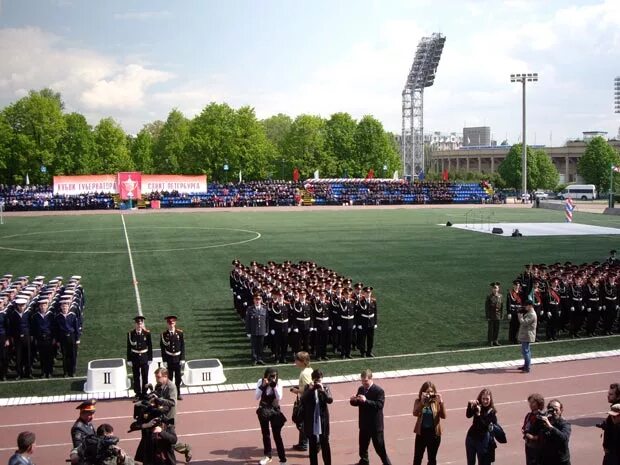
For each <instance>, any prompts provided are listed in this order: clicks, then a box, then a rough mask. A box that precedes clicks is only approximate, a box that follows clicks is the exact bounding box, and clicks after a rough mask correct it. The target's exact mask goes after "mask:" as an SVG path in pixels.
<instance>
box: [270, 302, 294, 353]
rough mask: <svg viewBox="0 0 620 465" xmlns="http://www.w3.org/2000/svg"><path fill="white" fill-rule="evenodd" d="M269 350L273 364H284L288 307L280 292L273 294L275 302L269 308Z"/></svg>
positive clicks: (287, 331) (287, 329) (286, 350)
mask: <svg viewBox="0 0 620 465" xmlns="http://www.w3.org/2000/svg"><path fill="white" fill-rule="evenodd" d="M269 327H270V328H271V330H270V331H269V332H270V333H271V350H272V352H273V358H274V361H275V362H279V363H286V355H287V352H288V334H289V332H290V329H289V305H288V303H287V302H286V301H285V300H284V294H283V293H282V291H276V292H275V300H274V301H273V302H272V303H271V305H270V306H269Z"/></svg>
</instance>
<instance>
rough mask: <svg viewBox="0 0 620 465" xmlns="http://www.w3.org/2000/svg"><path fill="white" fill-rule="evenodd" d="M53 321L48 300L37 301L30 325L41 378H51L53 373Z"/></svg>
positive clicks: (53, 317)
mask: <svg viewBox="0 0 620 465" xmlns="http://www.w3.org/2000/svg"><path fill="white" fill-rule="evenodd" d="M54 319H55V316H54V314H53V313H52V312H50V311H49V302H48V300H47V299H45V298H43V299H39V311H38V312H36V313H35V314H34V315H32V319H31V321H30V325H31V330H32V335H33V336H34V339H35V341H36V342H37V350H38V351H39V360H40V362H41V378H43V377H45V378H49V377H51V376H52V375H53V371H54V325H55V322H54Z"/></svg>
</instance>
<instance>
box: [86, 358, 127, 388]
mask: <svg viewBox="0 0 620 465" xmlns="http://www.w3.org/2000/svg"><path fill="white" fill-rule="evenodd" d="M129 386H130V381H129V378H128V377H127V368H125V359H124V358H107V359H101V360H91V361H90V362H88V373H87V375H86V383H85V384H84V392H86V393H88V394H90V393H95V392H117V391H126V390H127V389H129Z"/></svg>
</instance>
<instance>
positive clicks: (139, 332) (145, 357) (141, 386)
mask: <svg viewBox="0 0 620 465" xmlns="http://www.w3.org/2000/svg"><path fill="white" fill-rule="evenodd" d="M144 319H145V318H144V317H143V316H142V315H138V316H136V317H135V318H134V319H133V321H134V322H135V328H134V329H132V330H131V331H129V332H128V333H127V360H128V362H127V363H128V364H129V365H130V366H131V372H132V374H133V391H134V393H135V395H136V398H144V397H145V396H146V385H147V384H148V382H149V365H150V364H151V362H152V361H153V343H152V341H151V332H150V331H149V330H148V329H146V328H145V327H144Z"/></svg>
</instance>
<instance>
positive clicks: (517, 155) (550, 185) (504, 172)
mask: <svg viewBox="0 0 620 465" xmlns="http://www.w3.org/2000/svg"><path fill="white" fill-rule="evenodd" d="M522 153H523V149H522V145H521V144H515V145H513V146H512V147H511V148H510V150H509V151H508V155H506V158H505V159H504V161H502V163H501V164H500V165H499V167H498V168H497V172H498V173H499V174H500V176H501V177H502V179H503V180H504V181H505V183H506V186H507V187H513V188H515V189H517V190H519V189H521V179H522V170H521V167H522V164H521V156H522ZM559 180H560V175H559V173H558V170H557V169H556V168H555V165H553V162H552V161H551V159H550V158H549V156H548V155H547V154H546V153H545V152H544V151H543V150H532V148H531V147H527V186H528V189H555V187H556V186H557V185H558V182H559Z"/></svg>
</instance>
